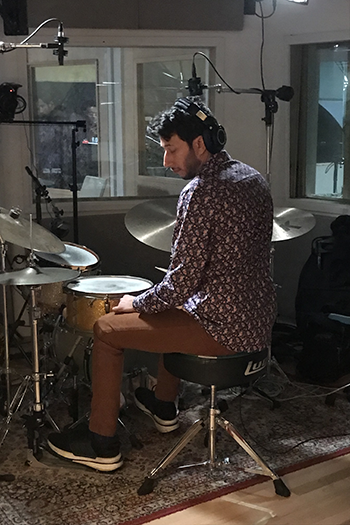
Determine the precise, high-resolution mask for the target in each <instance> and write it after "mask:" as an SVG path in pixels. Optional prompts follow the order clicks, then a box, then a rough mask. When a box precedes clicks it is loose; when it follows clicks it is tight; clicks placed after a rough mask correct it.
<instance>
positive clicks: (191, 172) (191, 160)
mask: <svg viewBox="0 0 350 525" xmlns="http://www.w3.org/2000/svg"><path fill="white" fill-rule="evenodd" d="M201 165H202V163H201V161H200V160H199V159H197V157H196V155H195V153H194V151H193V149H190V151H189V152H188V154H187V157H186V160H185V168H186V175H185V176H184V177H182V178H183V180H191V179H194V178H195V177H196V176H197V175H198V171H199V168H200V167H201Z"/></svg>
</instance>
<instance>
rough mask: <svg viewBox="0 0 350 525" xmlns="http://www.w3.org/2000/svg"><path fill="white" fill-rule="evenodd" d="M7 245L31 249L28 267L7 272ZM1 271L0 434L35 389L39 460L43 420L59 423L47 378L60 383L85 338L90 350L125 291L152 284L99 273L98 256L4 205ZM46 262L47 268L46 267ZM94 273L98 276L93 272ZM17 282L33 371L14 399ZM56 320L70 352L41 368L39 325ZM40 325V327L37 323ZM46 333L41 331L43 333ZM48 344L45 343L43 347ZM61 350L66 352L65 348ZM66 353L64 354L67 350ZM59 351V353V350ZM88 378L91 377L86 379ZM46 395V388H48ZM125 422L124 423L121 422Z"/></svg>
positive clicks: (32, 447) (32, 451)
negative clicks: (12, 324) (0, 382)
mask: <svg viewBox="0 0 350 525" xmlns="http://www.w3.org/2000/svg"><path fill="white" fill-rule="evenodd" d="M5 243H12V244H14V245H17V246H20V247H22V248H26V249H28V250H29V255H28V258H27V265H26V267H25V268H23V269H20V270H11V271H6V254H7V246H6V244H5ZM0 245H1V271H0V285H1V286H2V292H3V293H2V296H3V332H4V356H5V357H4V367H3V374H2V376H3V377H4V378H6V403H5V423H4V425H3V427H2V435H1V436H0V446H1V445H2V444H3V443H4V441H5V438H6V436H7V434H8V432H9V430H10V424H11V421H12V418H13V416H14V414H15V413H16V412H17V411H18V410H19V408H20V406H21V404H22V402H23V400H24V397H25V395H26V392H27V391H28V389H29V390H32V391H33V393H34V399H33V402H32V403H31V407H30V415H29V416H26V427H27V435H28V457H27V463H28V464H36V463H37V460H38V459H40V458H41V456H42V450H41V448H40V428H41V427H43V425H44V423H45V422H48V423H50V425H51V426H52V427H53V428H54V430H56V431H59V430H60V429H59V427H58V425H57V424H56V423H55V421H54V420H53V418H52V417H51V416H50V414H49V412H48V410H47V406H45V399H44V397H45V396H44V395H43V391H44V388H45V382H46V381H47V382H48V385H49V387H48V389H49V390H50V389H51V388H52V385H55V383H57V382H58V380H59V379H60V377H61V375H62V373H63V371H64V370H65V368H66V365H67V363H69V361H70V359H71V358H72V355H73V353H74V352H75V351H76V349H77V347H78V346H79V344H80V342H81V340H82V338H83V337H85V338H87V339H88V342H87V343H86V345H85V346H86V350H87V349H88V350H89V352H90V353H91V347H92V334H93V325H94V323H95V321H96V320H97V319H98V318H99V317H100V316H101V315H103V314H105V313H108V312H109V311H110V310H111V307H112V306H114V305H116V304H117V303H118V301H119V299H120V298H121V297H122V296H123V295H124V294H131V295H132V294H134V295H137V294H138V293H140V292H142V291H144V290H146V289H147V288H150V287H151V286H152V284H153V283H152V282H151V281H148V280H146V279H141V278H134V277H130V276H117V275H108V276H105V275H96V274H97V270H98V267H99V263H100V260H99V257H98V256H97V255H96V254H95V253H94V252H93V251H91V250H89V249H88V248H86V247H85V246H80V245H77V244H73V243H63V242H62V241H61V240H60V239H58V238H57V237H55V236H54V235H53V234H52V233H51V232H49V231H48V230H46V229H45V228H43V227H42V226H41V225H39V224H37V223H35V222H33V221H32V218H31V217H30V219H29V220H27V219H25V218H23V217H22V216H21V212H20V210H19V209H15V208H13V209H11V210H9V211H8V210H6V209H4V208H0ZM43 262H44V264H45V266H42V263H43ZM94 274H95V275H94ZM8 286H15V287H17V288H19V289H20V290H25V291H27V292H28V290H29V292H28V297H27V300H26V301H27V302H28V303H29V314H30V315H29V317H30V325H31V339H32V341H31V342H32V349H31V356H32V359H31V361H30V363H31V368H32V370H31V373H30V374H29V375H27V376H25V378H24V379H23V381H22V382H21V384H20V385H19V387H18V388H17V390H16V392H15V394H14V396H13V397H11V390H12V388H11V387H12V384H11V369H10V340H9V339H10V338H9V323H8V309H7V287H8ZM48 318H53V319H54V320H55V322H54V326H55V328H54V330H53V336H52V342H53V344H54V338H55V335H57V333H56V327H57V326H58V325H59V323H60V322H61V320H62V319H64V326H65V327H67V329H68V330H70V332H71V333H72V334H74V342H73V343H72V344H71V345H70V346H71V349H70V351H69V352H68V351H67V352H66V355H65V356H64V355H63V356H62V360H61V361H60V365H61V366H60V368H59V369H58V370H57V371H54V372H52V371H48V370H46V369H45V370H41V369H40V368H41V365H42V362H43V356H42V352H43V350H42V348H40V345H39V326H40V327H41V328H42V326H43V325H45V319H48ZM39 322H40V323H41V324H40V325H39V326H38V323H39ZM40 333H42V330H41V332H40ZM44 346H45V345H44ZM61 353H62V352H61ZM63 353H64V352H63ZM56 354H58V352H56ZM85 379H86V380H90V377H88V378H87V377H85ZM46 393H47V389H46ZM123 426H124V425H123Z"/></svg>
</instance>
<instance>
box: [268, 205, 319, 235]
mask: <svg viewBox="0 0 350 525" xmlns="http://www.w3.org/2000/svg"><path fill="white" fill-rule="evenodd" d="M273 216H274V218H273V233H272V242H277V241H287V240H289V239H294V238H295V237H300V236H301V235H304V234H305V233H307V232H309V231H310V230H312V228H313V227H314V226H315V224H316V219H315V217H314V216H313V215H312V213H309V212H307V211H303V210H299V209H297V208H275V209H274V212H273Z"/></svg>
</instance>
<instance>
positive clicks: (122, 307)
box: [112, 295, 136, 314]
mask: <svg viewBox="0 0 350 525" xmlns="http://www.w3.org/2000/svg"><path fill="white" fill-rule="evenodd" d="M134 299H135V297H134V296H133V295H123V297H122V298H121V299H120V300H119V303H118V305H117V306H113V308H112V311H113V312H114V313H115V314H128V313H131V312H136V310H135V308H134V307H133V305H132V302H133V300H134Z"/></svg>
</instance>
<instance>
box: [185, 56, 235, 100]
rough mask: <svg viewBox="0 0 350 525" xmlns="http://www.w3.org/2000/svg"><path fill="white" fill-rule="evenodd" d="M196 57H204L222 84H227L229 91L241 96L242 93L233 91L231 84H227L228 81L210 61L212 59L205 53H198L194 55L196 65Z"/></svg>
mask: <svg viewBox="0 0 350 525" xmlns="http://www.w3.org/2000/svg"><path fill="white" fill-rule="evenodd" d="M196 55H201V56H202V57H204V58H205V59H206V60H207V61H208V62H209V64H210V65H211V67H212V68H213V69H214V71H215V73H216V74H217V76H218V77H219V78H220V80H222V82H223V83H224V84H225V86H227V87H228V88H229V90H230V91H232V93H235V94H236V95H240V93H239V92H238V91H236V90H235V89H233V87H231V86H230V84H228V83H227V82H226V80H225V79H224V78H223V77H222V76H221V75H220V73H219V72H218V70H217V69H216V67H215V66H214V64H213V62H212V61H211V60H210V58H209V57H208V56H207V55H206V54H205V53H202V52H201V51H196V52H195V53H194V55H193V63H194V59H195V56H196Z"/></svg>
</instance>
